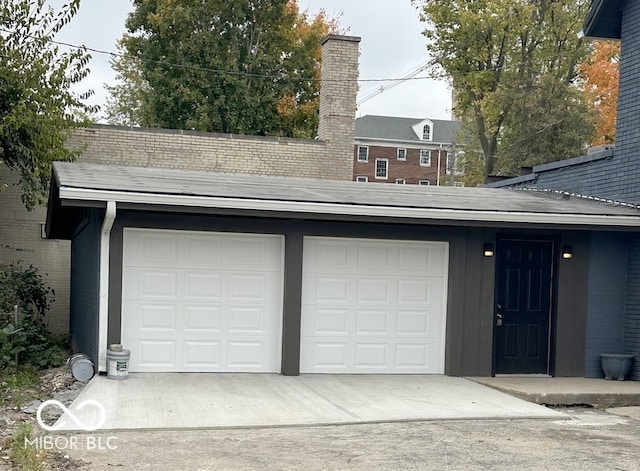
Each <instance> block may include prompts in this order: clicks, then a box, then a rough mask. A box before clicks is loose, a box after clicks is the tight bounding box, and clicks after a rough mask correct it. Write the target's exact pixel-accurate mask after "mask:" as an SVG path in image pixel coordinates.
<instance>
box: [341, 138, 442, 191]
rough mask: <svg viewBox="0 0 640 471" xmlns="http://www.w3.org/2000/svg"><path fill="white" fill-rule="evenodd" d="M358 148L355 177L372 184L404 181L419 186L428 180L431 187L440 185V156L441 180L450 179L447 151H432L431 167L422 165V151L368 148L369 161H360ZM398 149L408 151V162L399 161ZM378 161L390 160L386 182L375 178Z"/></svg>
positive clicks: (407, 147)
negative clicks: (397, 180)
mask: <svg viewBox="0 0 640 471" xmlns="http://www.w3.org/2000/svg"><path fill="white" fill-rule="evenodd" d="M358 147H362V146H361V145H360V146H359V145H356V146H355V147H354V160H353V161H354V164H353V176H354V178H353V179H354V180H356V179H357V177H367V178H368V179H369V181H370V182H378V183H395V182H396V179H399V178H401V179H404V180H405V183H406V184H408V185H417V184H418V183H419V182H420V181H421V180H428V181H429V183H430V184H431V185H436V184H437V183H438V156H439V157H440V159H439V160H440V175H441V177H440V179H441V180H442V181H443V182H444V180H446V179H447V178H448V177H447V176H445V175H444V173H445V172H446V167H447V151H445V150H443V151H438V150H431V151H430V155H431V162H430V165H428V166H424V165H420V149H417V148H411V147H409V146H403V147H383V146H374V145H371V146H368V147H369V160H368V161H367V162H359V161H358ZM398 148H401V149H406V151H407V153H406V160H398ZM376 159H389V176H388V178H387V179H386V180H381V179H376V178H375V169H376Z"/></svg>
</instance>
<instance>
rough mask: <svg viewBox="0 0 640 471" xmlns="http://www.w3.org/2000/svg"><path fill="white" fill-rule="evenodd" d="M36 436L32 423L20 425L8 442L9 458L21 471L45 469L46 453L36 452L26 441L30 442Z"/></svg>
mask: <svg viewBox="0 0 640 471" xmlns="http://www.w3.org/2000/svg"><path fill="white" fill-rule="evenodd" d="M36 436H37V434H36V432H35V431H34V427H33V424H32V423H26V424H22V425H21V426H20V427H18V429H17V430H16V433H15V434H14V435H13V437H11V438H10V439H9V440H8V443H7V444H8V451H9V458H10V459H11V461H12V462H13V464H14V465H15V467H17V468H18V469H21V470H23V471H44V470H46V469H47V453H46V452H45V451H43V450H38V449H37V448H35V447H34V446H33V445H29V444H28V443H27V441H28V440H29V441H32V440H34V439H35V438H36Z"/></svg>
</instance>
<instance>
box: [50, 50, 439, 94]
mask: <svg viewBox="0 0 640 471" xmlns="http://www.w3.org/2000/svg"><path fill="white" fill-rule="evenodd" d="M50 41H51V43H52V44H57V45H59V46H66V47H71V48H75V49H83V50H86V51H90V52H94V53H96V54H104V55H109V56H111V57H114V58H118V57H119V58H125V57H129V55H127V54H121V53H118V52H113V51H105V50H102V49H96V48H92V47H87V46H85V45H79V44H71V43H67V42H63V41H54V40H50ZM136 59H137V60H140V61H144V62H149V63H152V64H157V65H164V66H168V67H175V68H180V69H185V70H194V71H200V72H211V73H216V74H220V75H234V76H242V77H252V78H265V79H273V80H283V79H286V80H293V81H297V82H362V83H366V82H395V84H394V85H393V86H395V85H397V84H398V83H401V82H406V81H409V80H428V79H433V78H434V77H432V76H427V77H415V76H406V77H404V76H403V77H400V78H397V77H394V78H374V79H353V80H349V79H331V80H330V79H322V78H317V77H289V76H285V75H270V74H253V73H250V72H242V71H229V70H223V69H212V68H209V67H200V66H195V65H188V64H176V63H174V62H168V61H160V60H154V59H140V58H136ZM427 65H428V63H425V64H423V65H422V66H421V68H420V71H422V70H425V69H426V67H427ZM420 71H418V72H417V73H419V72H420ZM417 73H416V74H414V75H417ZM388 88H390V87H387V89H388Z"/></svg>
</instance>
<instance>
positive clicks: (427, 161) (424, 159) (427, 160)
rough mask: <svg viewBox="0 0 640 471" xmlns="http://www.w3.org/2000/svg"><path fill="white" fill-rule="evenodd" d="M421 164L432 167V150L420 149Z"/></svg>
mask: <svg viewBox="0 0 640 471" xmlns="http://www.w3.org/2000/svg"><path fill="white" fill-rule="evenodd" d="M420 165H422V166H423V167H431V151H428V150H421V151H420Z"/></svg>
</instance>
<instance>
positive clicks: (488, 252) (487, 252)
mask: <svg viewBox="0 0 640 471" xmlns="http://www.w3.org/2000/svg"><path fill="white" fill-rule="evenodd" d="M483 253H484V256H485V257H493V256H494V255H495V253H496V251H495V249H494V247H493V244H490V243H487V244H484V249H483Z"/></svg>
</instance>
